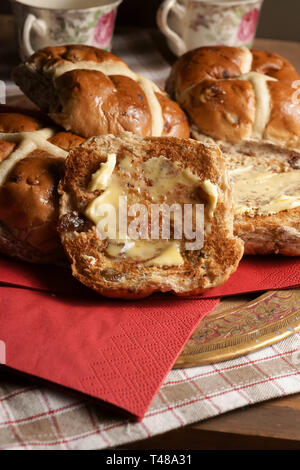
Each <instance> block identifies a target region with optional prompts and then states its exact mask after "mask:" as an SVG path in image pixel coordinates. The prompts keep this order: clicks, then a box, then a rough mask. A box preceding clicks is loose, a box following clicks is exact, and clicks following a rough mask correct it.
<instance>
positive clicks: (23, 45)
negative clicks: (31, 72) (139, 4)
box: [11, 0, 122, 60]
mask: <svg viewBox="0 0 300 470" xmlns="http://www.w3.org/2000/svg"><path fill="white" fill-rule="evenodd" d="M121 2H122V0H11V4H12V8H13V13H14V16H15V20H16V26H17V34H18V43H19V49H20V55H21V58H22V59H23V60H24V59H26V58H27V57H28V56H30V55H31V54H33V53H34V52H35V51H37V50H38V49H42V48H43V47H46V46H59V45H63V44H88V45H90V46H96V47H100V48H101V49H106V50H110V49H111V41H112V36H113V31H114V26H115V19H116V14H117V8H118V6H119V5H120V3H121Z"/></svg>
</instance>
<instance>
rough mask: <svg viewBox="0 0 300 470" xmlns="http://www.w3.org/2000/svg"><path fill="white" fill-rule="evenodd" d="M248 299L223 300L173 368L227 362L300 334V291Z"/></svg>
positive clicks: (276, 292) (272, 292)
mask: <svg viewBox="0 0 300 470" xmlns="http://www.w3.org/2000/svg"><path fill="white" fill-rule="evenodd" d="M250 298H251V297H250ZM252 298H253V296H252ZM249 300H250V299H249V296H248V297H235V298H233V299H224V300H223V301H221V303H220V305H219V306H218V307H217V309H216V310H215V311H214V312H213V313H212V314H210V315H208V316H207V317H205V318H204V319H203V320H202V321H201V322H200V323H199V325H198V327H197V329H196V330H195V332H194V333H193V335H192V336H191V338H190V339H189V341H188V342H187V344H186V346H185V348H184V350H183V352H182V353H181V355H180V356H179V358H178V359H177V361H176V363H175V366H174V367H175V368H182V367H196V366H200V365H204V364H212V363H214V362H220V361H225V360H228V359H232V358H234V357H237V356H241V355H243V354H246V353H249V352H252V351H255V350H257V349H260V348H263V347H265V346H268V345H270V344H273V343H276V342H278V341H280V340H282V339H283V338H286V337H287V336H289V335H291V334H293V333H295V332H296V331H300V289H293V290H285V291H271V292H267V293H265V294H263V295H261V296H260V297H258V298H256V299H254V300H251V301H249Z"/></svg>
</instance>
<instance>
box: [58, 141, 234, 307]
mask: <svg viewBox="0 0 300 470" xmlns="http://www.w3.org/2000/svg"><path fill="white" fill-rule="evenodd" d="M109 153H116V154H117V162H119V161H120V160H122V158H124V156H125V155H132V156H133V157H134V168H132V178H133V179H134V171H135V168H139V167H140V166H141V164H142V162H144V161H147V160H148V159H150V158H152V157H153V156H158V155H160V156H164V157H165V158H167V159H168V160H170V161H173V162H177V163H178V164H179V165H182V168H188V169H190V171H192V172H193V173H194V174H195V175H197V176H199V178H200V179H201V180H202V181H203V180H204V179H209V180H210V181H211V182H212V183H213V184H215V185H217V186H218V192H219V198H218V203H217V206H216V208H215V212H214V217H213V220H212V223H211V233H210V234H208V233H206V236H205V242H204V247H203V248H202V250H198V251H190V252H186V251H184V248H183V247H182V246H181V255H182V256H183V258H184V264H183V265H182V266H170V267H166V266H165V267H162V268H161V267H157V266H151V267H150V266H146V265H145V264H143V263H128V262H126V260H125V261H124V260H121V261H120V260H118V261H114V259H109V258H108V257H107V256H105V241H101V240H99V238H98V237H97V233H96V227H95V226H94V224H93V223H92V222H90V221H89V220H87V218H86V217H85V215H84V212H85V209H86V207H87V205H88V203H89V202H91V201H92V200H93V199H94V198H95V197H96V194H98V193H96V194H95V193H93V192H91V191H88V189H87V187H88V184H89V182H90V179H91V176H92V174H93V173H94V172H95V171H97V169H98V168H99V166H100V164H101V162H105V161H106V159H107V155H108V154H109ZM117 164H118V163H117ZM59 192H60V194H61V207H60V225H59V231H60V235H61V239H62V243H63V245H64V248H65V250H66V253H67V255H68V257H69V259H70V261H71V263H72V271H73V275H74V276H75V277H76V278H77V279H79V280H80V281H81V282H82V283H83V284H85V285H87V286H88V287H91V288H92V289H94V290H96V291H97V292H99V293H100V294H102V295H105V296H108V297H121V298H142V297H146V296H148V295H150V294H151V293H153V292H156V291H162V292H167V291H170V292H173V293H175V294H177V295H184V296H185V295H192V294H199V293H202V292H204V291H205V290H207V289H210V288H212V287H215V286H217V285H219V284H221V283H223V282H224V281H226V280H227V278H228V277H229V275H230V274H231V273H232V272H233V271H234V270H235V269H236V267H237V265H238V262H239V260H240V258H241V256H242V253H243V244H242V242H241V240H239V239H237V238H236V237H234V236H233V235H232V223H233V220H232V219H233V217H232V201H231V190H230V187H229V185H228V180H227V176H226V171H225V166H224V161H223V158H222V156H221V153H220V151H219V149H218V148H216V147H211V148H207V147H204V146H203V145H201V144H199V143H197V142H196V141H192V140H189V139H184V140H183V139H177V138H169V137H165V138H163V137H161V138H154V137H147V138H145V139H142V138H140V137H138V136H134V135H133V134H129V133H125V134H122V135H121V136H120V137H117V138H116V137H113V136H103V137H95V138H92V139H89V140H88V141H87V142H86V143H85V144H83V145H82V146H81V147H79V148H78V149H76V150H74V151H71V152H70V154H69V156H68V158H67V161H66V168H65V176H64V178H63V180H62V181H61V183H60V186H59ZM178 197H179V201H180V196H178ZM91 260H93V262H92V263H91Z"/></svg>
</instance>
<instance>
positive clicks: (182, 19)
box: [157, 0, 263, 56]
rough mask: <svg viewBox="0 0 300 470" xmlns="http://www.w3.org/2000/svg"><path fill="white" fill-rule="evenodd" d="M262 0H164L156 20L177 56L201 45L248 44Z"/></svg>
mask: <svg viewBox="0 0 300 470" xmlns="http://www.w3.org/2000/svg"><path fill="white" fill-rule="evenodd" d="M262 3H263V0H231V1H227V0H219V1H217V0H216V1H215V0H165V1H164V2H163V3H162V4H161V6H160V8H159V10H158V12H157V23H158V26H159V28H160V30H161V31H162V32H163V34H164V35H165V36H166V37H167V41H168V44H169V47H170V49H171V51H172V52H173V53H174V54H175V55H177V56H180V55H182V54H184V53H185V52H187V51H189V50H191V49H195V48H196V47H200V46H214V45H226V46H249V47H251V45H252V43H253V40H254V37H255V33H256V28H257V24H258V19H259V14H260V10H261V6H262Z"/></svg>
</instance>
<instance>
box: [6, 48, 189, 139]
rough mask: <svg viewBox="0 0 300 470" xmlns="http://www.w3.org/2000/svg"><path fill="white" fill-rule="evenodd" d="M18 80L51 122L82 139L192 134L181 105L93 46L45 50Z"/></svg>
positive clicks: (16, 75) (22, 68) (18, 74)
mask: <svg viewBox="0 0 300 470" xmlns="http://www.w3.org/2000/svg"><path fill="white" fill-rule="evenodd" d="M14 79H15V81H16V83H17V85H19V87H20V88H21V90H22V91H23V92H24V93H25V94H26V95H27V96H28V97H29V98H30V99H31V100H32V101H33V102H34V103H35V104H36V105H37V106H38V107H39V108H40V109H41V110H42V111H44V112H46V113H47V114H49V116H50V117H51V118H52V119H53V121H55V122H56V123H57V124H59V125H61V126H62V127H64V128H65V129H66V130H68V131H72V132H75V133H77V134H79V135H82V136H84V137H92V136H93V135H102V134H108V133H111V134H114V135H117V134H120V133H121V132H123V131H131V132H133V133H135V134H139V135H142V136H150V135H158V136H159V135H166V136H177V137H188V136H189V132H190V131H189V126H188V122H187V118H186V116H185V114H184V112H183V111H182V110H181V109H180V107H179V106H178V104H177V103H175V102H174V101H171V100H170V99H169V98H168V96H167V94H166V93H165V92H164V91H162V90H161V89H160V88H159V87H157V86H156V85H155V84H154V83H153V82H152V81H151V80H149V79H147V78H146V77H143V76H141V75H138V74H136V73H134V72H133V71H132V70H130V69H129V67H128V66H127V64H126V63H125V62H124V61H123V60H122V59H120V58H119V57H116V56H115V55H113V54H111V53H109V52H106V51H104V50H101V49H97V48H95V47H91V46H83V45H68V46H60V47H47V48H45V49H42V50H40V51H38V52H36V53H35V54H34V55H33V56H31V57H30V58H29V59H28V60H27V61H26V62H25V63H23V64H21V65H20V66H19V67H18V68H17V69H16V70H15V73H14Z"/></svg>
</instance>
